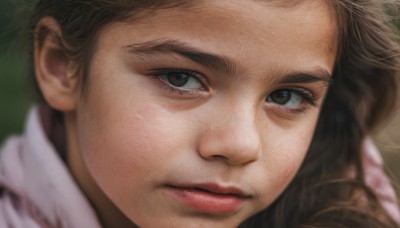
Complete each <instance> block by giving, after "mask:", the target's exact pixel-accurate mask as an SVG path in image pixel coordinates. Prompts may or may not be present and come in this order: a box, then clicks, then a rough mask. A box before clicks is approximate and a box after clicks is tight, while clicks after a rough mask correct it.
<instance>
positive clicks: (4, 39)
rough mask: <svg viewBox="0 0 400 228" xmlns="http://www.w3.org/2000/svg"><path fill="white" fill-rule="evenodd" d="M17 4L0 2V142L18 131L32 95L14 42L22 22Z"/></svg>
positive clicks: (21, 55)
mask: <svg viewBox="0 0 400 228" xmlns="http://www.w3.org/2000/svg"><path fill="white" fill-rule="evenodd" d="M16 5H18V4H17V0H0V142H2V141H4V138H5V137H6V135H9V134H16V133H18V132H21V129H22V126H23V123H24V118H25V114H26V111H27V109H28V106H29V104H30V99H29V98H30V97H31V96H30V95H31V94H32V93H31V92H30V91H29V90H28V88H30V86H29V85H28V84H29V82H30V80H29V79H28V75H27V73H26V72H27V70H26V66H27V64H26V60H25V56H24V55H25V53H23V52H24V51H23V50H19V49H18V46H20V45H19V44H20V43H19V42H17V39H16V37H17V35H18V32H19V31H21V29H20V27H21V24H22V21H23V20H18V17H17V14H18V16H21V15H19V13H17V7H16ZM19 10H22V8H21V5H20V7H19ZM18 12H19V11H18ZM22 16H23V15H22ZM18 53H19V54H18ZM0 144H1V143H0Z"/></svg>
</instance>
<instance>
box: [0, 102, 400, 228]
mask: <svg viewBox="0 0 400 228" xmlns="http://www.w3.org/2000/svg"><path fill="white" fill-rule="evenodd" d="M363 150H364V151H363V152H364V153H363V154H364V158H363V163H364V169H365V173H366V182H367V184H368V185H369V186H370V187H372V189H374V191H375V192H376V193H377V194H378V196H379V198H380V201H381V203H382V205H383V206H384V208H385V209H386V210H387V211H388V212H389V214H390V215H391V216H392V217H393V219H394V220H395V221H397V222H399V224H400V211H399V208H398V206H397V201H396V197H395V192H394V189H393V188H392V186H391V183H390V180H389V178H388V177H387V176H386V175H385V173H384V171H383V161H382V158H381V157H380V155H379V151H378V150H377V148H376V147H375V145H374V144H373V142H372V140H371V139H370V138H368V139H366V140H365V141H364V143H363ZM39 227H45V228H47V227H63V228H70V227H71V228H75V227H82V228H83V227H84V228H99V227H100V223H99V221H98V219H97V217H96V215H95V212H94V210H93V208H92V207H91V205H90V204H89V202H88V200H87V199H86V198H85V196H84V195H83V193H82V192H81V191H80V189H79V188H78V186H77V185H76V183H75V182H74V179H73V177H72V176H71V174H70V173H69V171H68V169H67V167H66V166H65V163H64V162H63V161H62V160H61V159H60V156H59V155H58V154H57V152H56V150H55V149H54V147H53V145H52V144H51V143H50V142H49V140H48V138H47V137H46V134H45V131H44V128H43V125H42V124H41V121H40V116H39V110H38V108H32V110H31V111H30V114H29V116H28V120H27V125H26V129H25V133H24V134H23V135H22V136H20V137H12V138H9V139H8V140H7V141H6V143H5V144H4V145H3V147H2V148H0V228H39Z"/></svg>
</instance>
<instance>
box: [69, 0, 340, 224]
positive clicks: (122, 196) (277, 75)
mask: <svg viewBox="0 0 400 228" xmlns="http://www.w3.org/2000/svg"><path fill="white" fill-rule="evenodd" d="M276 4H279V3H275V1H243V0H235V1H233V0H221V1H212V0H209V1H208V0H207V1H201V3H200V2H196V5H195V6H193V7H192V8H185V9H168V10H160V11H158V12H156V13H153V15H151V16H149V17H146V18H145V19H142V20H141V21H139V22H129V23H113V24H110V25H109V26H107V27H106V28H104V29H103V30H102V31H101V33H100V36H99V40H98V45H97V50H96V52H95V53H94V56H93V59H92V62H91V68H90V73H89V76H88V78H89V79H88V86H87V88H86V89H87V90H86V94H85V95H84V96H83V97H82V99H81V100H80V101H78V106H77V108H76V112H75V113H76V122H74V121H73V124H74V126H75V128H76V132H77V133H76V134H77V137H76V139H72V141H70V146H69V148H70V153H71V154H74V151H73V150H74V149H73V148H75V147H76V148H77V149H76V151H80V152H79V153H80V154H81V155H82V160H83V162H84V168H83V169H80V170H77V169H78V168H74V167H76V166H78V165H76V164H78V163H79V159H80V158H79V157H78V158H73V159H72V160H71V161H70V162H71V163H70V166H71V169H72V171H73V172H74V174H75V176H76V178H77V179H78V182H79V181H80V182H82V180H83V179H85V178H88V177H87V176H86V177H85V170H86V169H87V170H88V173H89V179H91V178H93V180H94V182H95V183H96V185H94V184H93V185H91V184H90V182H86V184H83V189H84V190H85V191H86V192H87V193H88V194H89V195H91V196H90V197H91V198H92V200H93V201H94V204H95V205H100V204H101V203H96V202H97V201H102V200H104V199H102V198H101V194H100V193H99V192H98V191H100V190H98V189H97V186H98V187H99V189H101V190H102V191H103V192H104V193H105V195H106V196H107V197H108V199H110V200H111V201H112V202H113V204H114V205H115V206H116V207H117V208H119V210H121V211H122V212H123V213H124V214H125V215H126V216H127V217H128V218H129V219H130V220H132V221H134V223H136V224H137V225H139V226H142V227H164V226H171V227H189V226H204V227H214V226H215V227H217V226H220V227H231V226H237V225H238V224H239V223H241V222H242V221H244V220H245V219H246V218H248V217H250V216H251V215H253V214H255V213H256V212H259V211H260V210H262V209H264V208H266V207H267V206H268V205H270V204H271V203H272V202H273V201H274V200H275V199H276V198H277V197H278V196H279V194H280V193H282V191H283V190H284V189H285V187H286V186H287V185H288V183H289V182H290V181H291V179H292V178H293V176H294V175H295V173H296V171H297V170H298V168H299V166H300V164H301V163H302V160H303V158H304V156H305V154H306V152H307V149H308V147H309V144H310V141H311V138H312V135H313V132H314V128H315V125H316V122H317V118H318V114H319V111H320V108H321V105H322V103H323V99H324V95H325V93H326V91H327V86H328V83H329V80H330V74H331V73H332V69H333V65H334V61H335V57H336V37H337V34H336V29H335V22H334V19H333V16H332V12H331V11H330V8H329V6H328V5H327V3H325V1H305V2H304V3H301V4H299V5H291V6H286V7H281V6H277V5H276ZM70 129H74V127H72V128H70ZM74 140H76V141H74ZM74 164H75V165H74ZM88 183H89V184H88ZM93 195H98V196H93ZM98 210H100V214H107V213H108V214H109V213H113V212H112V211H111V210H112V209H110V208H108V209H104V208H98ZM107 210H109V211H107ZM114 212H115V211H114Z"/></svg>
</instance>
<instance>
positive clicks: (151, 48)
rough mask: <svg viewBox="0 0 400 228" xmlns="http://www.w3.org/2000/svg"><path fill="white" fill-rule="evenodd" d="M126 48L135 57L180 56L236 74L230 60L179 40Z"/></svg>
mask: <svg viewBox="0 0 400 228" xmlns="http://www.w3.org/2000/svg"><path fill="white" fill-rule="evenodd" d="M125 47H126V48H127V50H128V53H131V54H134V55H143V54H145V55H151V54H159V53H163V54H178V55H180V56H182V57H185V58H188V59H190V60H192V61H193V62H195V63H198V64H200V65H203V66H205V67H208V68H211V69H213V70H215V71H218V72H222V73H225V74H231V75H232V74H235V73H236V65H235V64H234V63H233V62H232V61H230V60H229V59H227V58H225V57H223V56H220V55H216V54H210V53H205V52H202V51H200V50H198V49H196V48H194V47H190V46H189V45H188V44H186V43H184V42H181V41H177V40H153V41H149V42H144V43H138V44H131V45H128V46H125Z"/></svg>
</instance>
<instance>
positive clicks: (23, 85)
mask: <svg viewBox="0 0 400 228" xmlns="http://www.w3.org/2000/svg"><path fill="white" fill-rule="evenodd" d="M21 2H22V0H0V145H1V144H2V142H3V141H4V139H5V138H6V137H7V136H9V135H12V134H19V133H20V132H21V131H22V128H23V125H24V120H25V115H26V112H27V110H28V108H29V105H30V104H31V103H32V102H33V99H32V97H34V96H33V95H34V93H33V92H32V89H31V88H32V87H33V86H32V85H31V84H32V81H31V79H30V78H29V75H28V73H27V69H26V68H27V59H26V53H27V52H28V50H25V49H26V47H24V46H21V43H20V42H19V40H23V39H22V37H23V36H24V34H18V33H19V31H23V29H21V28H23V24H24V22H23V21H24V20H22V19H21V17H24V19H27V18H26V17H27V16H28V15H27V13H24V10H25V9H24V8H29V6H27V5H26V2H32V1H27V0H24V1H23V2H24V3H21ZM16 6H18V7H16ZM389 10H390V9H389ZM398 22H399V23H398V24H399V26H400V20H398ZM16 37H19V38H18V39H16ZM375 139H376V142H377V144H378V146H379V148H380V150H381V151H382V153H383V157H384V159H385V162H386V164H387V165H388V169H389V171H390V172H392V173H393V174H395V176H396V179H397V180H398V183H400V110H399V112H398V114H396V116H395V118H394V120H391V121H390V122H389V124H388V127H386V128H385V129H384V131H383V132H382V133H380V134H379V135H378V136H376V137H375Z"/></svg>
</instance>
